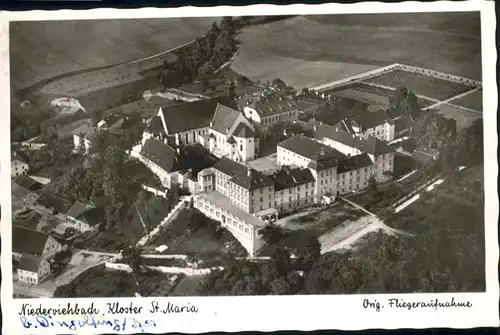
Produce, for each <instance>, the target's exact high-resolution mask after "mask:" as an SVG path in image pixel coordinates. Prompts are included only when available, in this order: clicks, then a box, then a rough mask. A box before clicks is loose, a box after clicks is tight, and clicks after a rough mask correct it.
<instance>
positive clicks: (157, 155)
mask: <svg viewBox="0 0 500 335" xmlns="http://www.w3.org/2000/svg"><path fill="white" fill-rule="evenodd" d="M141 156H143V157H144V158H146V159H148V160H150V161H151V162H153V163H155V164H156V165H158V166H159V167H160V168H162V169H163V170H165V171H167V172H174V171H178V170H179V169H180V163H179V158H178V156H177V153H176V152H175V150H174V149H173V148H172V147H170V146H168V145H167V144H165V143H163V142H161V141H159V140H157V139H156V138H148V139H147V140H146V142H145V143H144V145H143V146H142V149H141Z"/></svg>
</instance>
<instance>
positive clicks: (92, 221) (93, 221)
mask: <svg viewBox="0 0 500 335" xmlns="http://www.w3.org/2000/svg"><path fill="white" fill-rule="evenodd" d="M76 219H77V220H79V221H83V222H86V223H87V224H88V225H89V226H96V225H98V224H100V223H102V222H103V221H104V208H102V207H97V208H90V209H88V210H86V211H84V212H82V213H81V214H80V215H78V217H77V218H76Z"/></svg>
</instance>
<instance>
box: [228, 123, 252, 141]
mask: <svg viewBox="0 0 500 335" xmlns="http://www.w3.org/2000/svg"><path fill="white" fill-rule="evenodd" d="M233 135H234V136H236V137H243V138H251V137H254V136H255V132H254V131H253V130H252V129H250V127H249V126H248V125H246V124H244V123H243V122H242V123H240V124H239V125H238V126H236V129H235V130H234V132H233Z"/></svg>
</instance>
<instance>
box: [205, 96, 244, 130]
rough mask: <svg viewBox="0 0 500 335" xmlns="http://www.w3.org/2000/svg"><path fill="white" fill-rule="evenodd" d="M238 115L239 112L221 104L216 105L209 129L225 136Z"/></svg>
mask: <svg viewBox="0 0 500 335" xmlns="http://www.w3.org/2000/svg"><path fill="white" fill-rule="evenodd" d="M239 115H240V112H239V111H237V110H235V109H232V108H230V107H227V106H224V105H222V104H217V108H216V109H215V113H214V116H213V119H212V126H211V127H212V129H213V130H215V131H217V132H219V133H221V134H225V135H226V134H227V132H228V130H229V129H230V128H231V126H232V125H233V124H234V122H235V121H236V119H237V118H238V116H239Z"/></svg>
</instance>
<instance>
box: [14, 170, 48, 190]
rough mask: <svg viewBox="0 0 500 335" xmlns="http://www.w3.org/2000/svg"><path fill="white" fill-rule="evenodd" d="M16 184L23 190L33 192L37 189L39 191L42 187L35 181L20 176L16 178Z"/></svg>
mask: <svg viewBox="0 0 500 335" xmlns="http://www.w3.org/2000/svg"><path fill="white" fill-rule="evenodd" d="M15 181H16V184H18V185H20V186H22V187H24V188H25V189H28V190H30V191H35V190H37V189H40V188H41V187H42V184H40V183H39V182H37V181H36V180H34V179H32V178H30V177H28V176H26V175H24V174H22V175H20V176H19V177H17V178H16V180H15Z"/></svg>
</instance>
